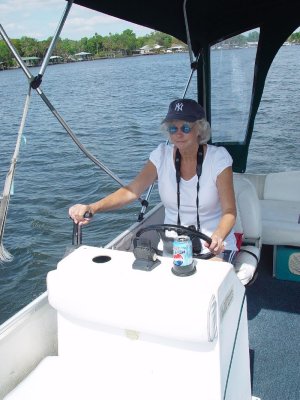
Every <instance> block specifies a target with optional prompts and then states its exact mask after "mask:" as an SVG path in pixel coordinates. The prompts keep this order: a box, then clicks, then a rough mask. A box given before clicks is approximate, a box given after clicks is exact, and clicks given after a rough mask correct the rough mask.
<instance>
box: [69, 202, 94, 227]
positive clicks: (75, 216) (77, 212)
mask: <svg viewBox="0 0 300 400" xmlns="http://www.w3.org/2000/svg"><path fill="white" fill-rule="evenodd" d="M87 213H88V214H89V215H90V216H88V217H87ZM69 216H70V217H71V218H72V220H73V221H74V222H75V224H80V225H86V224H88V223H89V222H90V220H91V218H92V216H93V211H92V209H91V207H90V206H89V205H87V204H75V205H74V206H72V207H70V208H69Z"/></svg>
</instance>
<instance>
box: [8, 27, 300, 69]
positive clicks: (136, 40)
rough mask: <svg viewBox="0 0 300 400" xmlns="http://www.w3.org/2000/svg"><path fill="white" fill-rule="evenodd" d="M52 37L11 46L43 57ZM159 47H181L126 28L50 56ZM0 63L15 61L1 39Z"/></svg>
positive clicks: (64, 44) (253, 35)
mask: <svg viewBox="0 0 300 400" xmlns="http://www.w3.org/2000/svg"><path fill="white" fill-rule="evenodd" d="M258 38H259V33H258V32H256V31H253V32H250V33H249V34H248V35H247V36H245V35H237V36H235V37H234V38H230V39H227V40H225V41H224V42H223V43H224V44H229V45H230V46H234V45H237V46H243V45H245V44H246V42H247V41H253V42H254V41H258ZM51 39H52V37H49V38H48V39H46V40H41V41H38V40H37V39H34V38H30V37H27V36H23V37H21V38H20V39H12V43H13V45H14V46H15V48H16V49H17V51H18V53H19V54H20V56H21V57H39V58H41V59H42V58H43V57H44V55H45V54H46V51H47V49H48V47H49V45H50V42H51ZM288 41H289V42H291V43H297V44H300V32H295V33H293V34H292V35H291V36H290V37H289V38H288ZM157 44H158V45H160V46H162V47H163V48H169V47H171V46H174V45H184V43H182V42H180V41H179V40H178V39H175V38H174V37H172V36H170V35H167V34H165V33H162V32H158V31H154V32H151V33H150V34H148V35H145V36H141V37H137V36H136V34H135V33H134V32H133V31H132V30H131V29H126V30H124V31H123V32H122V33H115V34H111V33H110V34H109V35H108V36H101V35H99V34H98V33H95V34H94V36H93V37H91V38H87V37H84V38H82V39H80V40H71V39H61V38H59V39H58V41H57V44H56V47H55V51H54V53H53V55H56V56H60V57H62V58H63V59H65V60H67V59H68V57H70V56H72V55H74V54H76V53H80V52H88V53H91V54H93V56H94V57H99V58H100V57H107V56H111V55H112V54H114V55H116V54H122V55H131V54H133V52H135V51H136V50H137V49H140V48H141V47H143V46H145V45H149V46H150V47H153V46H154V45H157ZM0 62H2V63H3V64H4V65H5V66H6V67H13V66H15V65H16V61H15V59H14V57H13V56H12V53H11V51H10V50H9V49H8V47H7V46H6V44H5V42H4V41H3V40H0Z"/></svg>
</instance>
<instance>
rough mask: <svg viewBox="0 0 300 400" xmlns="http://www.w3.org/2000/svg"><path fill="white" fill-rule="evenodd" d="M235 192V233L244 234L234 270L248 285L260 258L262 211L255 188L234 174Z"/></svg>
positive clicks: (240, 176)
mask: <svg viewBox="0 0 300 400" xmlns="http://www.w3.org/2000/svg"><path fill="white" fill-rule="evenodd" d="M234 191H235V198H236V206H237V221H236V225H235V232H237V233H242V234H243V241H242V246H241V249H240V251H239V253H238V255H237V258H236V261H235V265H234V268H235V271H236V273H237V276H238V278H239V279H240V281H241V282H242V283H243V284H244V285H246V284H248V283H249V282H250V281H251V279H252V278H253V276H254V274H255V271H256V268H257V264H258V261H259V258H260V251H261V236H262V223H261V209H260V202H259V199H258V196H257V192H256V189H255V187H254V186H253V184H252V183H251V182H250V181H249V180H248V179H247V178H245V177H244V176H243V175H239V174H234Z"/></svg>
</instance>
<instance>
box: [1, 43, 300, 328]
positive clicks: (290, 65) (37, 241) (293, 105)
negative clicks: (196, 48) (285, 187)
mask: <svg viewBox="0 0 300 400" xmlns="http://www.w3.org/2000/svg"><path fill="white" fill-rule="evenodd" d="M247 51H253V49H243V50H227V52H224V54H223V55H222V58H220V55H219V54H215V55H214V54H213V55H212V58H214V57H216V59H217V57H219V58H220V60H221V61H220V60H219V61H218V63H219V64H220V63H221V65H224V66H226V65H227V66H228V60H229V59H230V60H231V63H233V65H234V66H235V68H238V69H239V70H238V72H243V71H244V70H245V69H246V68H249V71H246V75H247V76H248V77H249V75H250V76H252V73H253V70H252V69H251V67H250V65H249V67H247V63H246V65H244V64H245V63H243V57H246V55H247ZM232 52H236V53H235V54H234V55H233V54H232ZM243 52H244V53H243ZM248 54H249V53H248ZM299 60H300V46H291V47H289V48H283V49H282V50H281V51H280V53H279V55H278V57H277V63H276V64H275V65H274V66H273V67H272V69H271V71H270V77H269V78H268V81H267V85H266V91H265V94H264V97H263V100H262V104H261V107H260V110H259V113H258V116H257V120H256V124H255V129H254V138H253V141H252V144H251V149H250V155H249V159H248V170H249V171H252V172H266V171H270V170H273V171H279V170H282V169H290V170H292V169H299V167H300V156H299V151H298V149H297V146H298V142H297V140H296V139H299V138H300V119H299V109H300V99H299V85H298V83H299V81H300V72H299V71H300V69H299ZM31 72H32V74H33V75H36V74H37V73H38V69H35V68H33V69H31ZM189 74H190V71H189V59H188V55H187V54H170V55H161V56H147V57H132V58H123V59H110V60H98V61H90V62H82V63H72V64H64V65H56V66H49V67H48V69H47V70H46V74H45V77H44V80H43V83H42V86H41V88H42V90H43V91H44V92H45V94H46V96H47V97H48V98H49V100H50V101H51V102H52V104H53V105H54V107H56V108H57V110H58V111H59V113H60V114H61V115H62V116H63V118H64V119H65V120H66V122H67V123H68V124H69V126H70V127H71V128H72V130H73V131H74V132H75V133H76V135H77V136H78V137H79V139H80V140H81V142H82V143H83V144H84V145H85V146H86V147H87V148H88V150H89V151H90V152H91V153H92V154H93V155H95V156H96V157H97V158H98V159H99V160H101V161H102V162H103V163H104V164H106V165H107V166H108V167H109V168H110V169H111V170H112V171H113V172H114V173H115V174H116V175H117V176H118V177H119V178H121V179H122V180H123V181H124V182H128V181H129V180H130V179H131V178H133V177H134V176H135V174H136V172H138V170H139V169H140V167H141V166H142V165H143V163H144V162H145V161H146V160H147V157H148V154H149V152H150V151H151V150H152V149H153V148H154V147H155V146H156V145H157V144H158V143H159V142H161V141H162V140H164V138H163V136H162V134H161V132H160V130H159V123H160V121H161V119H162V118H163V116H164V114H165V113H166V111H167V105H168V103H169V102H170V101H171V100H173V99H174V98H176V97H181V96H182V94H183V91H184V88H185V85H186V82H187V79H188V76H189ZM218 79H220V80H221V81H220V85H217V86H216V89H215V92H214V94H213V96H214V97H215V98H218V97H220V98H222V99H226V95H227V93H229V87H226V84H225V82H226V80H224V79H222V74H220V75H218ZM222 82H223V84H222ZM243 82H244V83H243V84H245V85H247V84H248V83H247V81H245V80H244V81H243ZM297 85H298V87H297ZM194 87H195V80H194V78H193V80H192V87H191V89H190V91H189V92H188V96H189V97H193V98H195V89H194ZM232 89H233V90H232ZM27 90H28V89H27V82H26V78H25V75H24V74H23V72H22V71H21V70H20V69H17V70H9V71H2V72H0V95H1V96H0V117H1V119H0V121H1V122H0V136H1V142H0V143H1V147H0V184H1V192H2V188H3V184H4V181H5V176H6V172H7V170H8V168H9V165H10V160H11V157H12V154H13V151H14V146H15V141H16V135H17V132H18V128H19V124H20V120H21V115H22V110H23V106H24V101H25V95H26V93H27ZM243 90H244V89H243V88H242V87H239V86H236V87H234V88H230V93H238V94H240V93H241V92H242V91H243ZM221 91H222V93H221ZM227 91H228V92H227ZM249 95H250V92H249ZM249 95H248V98H249ZM227 97H228V96H227ZM237 98H238V97H237ZM238 101H239V102H240V103H241V101H240V100H239V98H238ZM216 107H217V108H216V109H215V114H216V118H217V120H218V124H217V123H216V125H215V126H216V127H217V126H218V129H219V130H220V126H221V127H222V119H224V121H225V120H226V129H227V130H229V131H230V130H231V127H232V130H234V129H235V123H236V122H237V121H238V120H239V117H238V116H237V115H235V111H234V110H233V111H232V110H230V109H229V108H228V106H226V101H222V102H218V103H216ZM228 116H230V118H228ZM224 124H225V122H224ZM224 126H225V125H224ZM213 128H214V125H213ZM291 139H292V140H291ZM287 142H288V143H289V144H288V146H287V147H285V148H283V144H285V146H286V143H287ZM118 187H119V185H118V184H117V183H116V182H115V181H113V180H112V179H111V178H109V177H107V176H106V175H105V173H104V172H102V171H101V170H100V169H99V168H98V167H96V166H95V165H94V164H93V163H91V161H90V160H89V159H87V158H86V157H85V156H84V155H83V154H82V153H81V151H80V150H79V149H78V148H77V146H76V145H75V144H74V143H73V142H72V140H71V139H70V137H69V136H68V134H67V133H66V132H65V131H64V130H63V128H62V127H61V125H60V124H59V123H58V122H57V120H56V119H55V118H54V117H53V115H52V114H51V112H50V111H49V110H48V108H47V107H46V106H45V104H44V103H43V101H42V100H41V99H40V97H39V96H38V95H37V94H36V93H35V92H34V93H32V97H31V106H30V111H29V115H28V118H27V121H26V126H25V130H24V139H23V142H22V146H21V149H20V156H19V160H18V164H17V169H16V174H15V179H14V194H13V195H12V197H11V200H10V207H9V212H8V217H7V223H6V228H5V236H4V244H5V246H6V248H7V249H8V250H9V251H10V252H11V253H12V254H13V255H14V259H13V261H12V262H10V263H7V264H3V265H0V322H2V321H4V320H5V319H7V318H8V317H9V316H10V315H12V314H13V313H14V312H15V311H16V310H18V309H20V308H21V307H22V306H24V305H25V304H27V303H28V302H29V301H30V300H32V299H33V298H35V297H36V296H37V295H39V294H40V293H42V292H43V291H44V290H45V276H46V274H47V272H48V271H49V270H51V269H53V268H55V266H56V264H57V262H58V261H59V259H60V258H61V257H62V256H63V254H64V253H65V250H66V248H67V247H68V246H69V245H70V244H71V236H72V222H71V221H70V219H69V218H68V217H67V210H68V207H69V206H70V205H71V204H73V203H75V202H76V203H77V202H92V201H95V200H96V199H98V198H100V197H102V196H105V195H106V194H108V193H109V192H111V191H113V190H114V189H117V188H118ZM157 198H158V196H157V192H156V191H154V194H153V196H152V199H153V202H155V201H156V200H157ZM139 209H140V207H139V204H134V205H131V206H128V207H126V208H125V209H123V210H119V211H114V212H109V213H106V214H102V215H97V216H96V217H95V220H94V222H93V223H92V224H90V225H89V226H88V227H86V228H85V229H84V233H83V242H84V243H86V244H91V245H105V244H106V243H108V242H109V241H110V240H111V239H113V237H114V236H116V234H118V233H120V232H121V231H123V230H124V229H125V228H126V227H127V226H128V225H129V224H131V223H133V222H135V221H136V218H137V215H138V213H139Z"/></svg>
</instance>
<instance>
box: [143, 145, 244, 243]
mask: <svg viewBox="0 0 300 400" xmlns="http://www.w3.org/2000/svg"><path fill="white" fill-rule="evenodd" d="M173 151H174V146H173V145H172V144H165V143H161V144H160V145H159V146H158V147H157V148H156V149H155V150H153V151H152V152H151V153H150V157H149V159H150V161H151V162H152V163H153V164H154V165H155V167H156V169H157V175H158V190H159V194H160V198H161V201H162V203H163V204H164V207H165V221H164V222H165V224H175V225H176V224H177V217H178V206H177V182H176V170H175V165H174V159H173ZM231 165H232V158H231V156H230V154H229V153H228V151H227V150H226V149H225V148H224V147H216V146H212V145H207V152H206V155H205V157H204V161H203V166H202V174H201V177H200V190H199V209H198V211H199V218H200V230H201V232H203V233H204V234H206V235H207V236H209V237H210V236H211V235H212V233H213V232H214V231H215V229H216V228H217V226H218V223H219V221H220V218H221V216H222V210H221V204H220V201H219V195H218V189H217V186H216V180H217V176H218V175H219V174H220V173H221V172H222V171H223V170H224V169H225V168H227V167H229V166H231ZM197 181H198V177H197V175H196V174H195V175H194V176H193V177H192V178H191V179H189V180H185V179H182V178H181V179H180V209H179V215H180V221H181V225H184V226H190V225H194V226H196V227H197V206H196V196H197ZM224 243H225V249H226V250H237V247H236V239H235V236H234V233H233V231H231V232H230V233H229V235H228V236H227V238H226V240H225V242H224Z"/></svg>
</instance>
